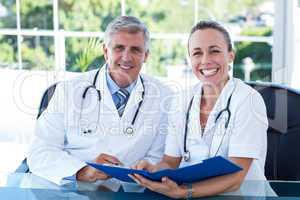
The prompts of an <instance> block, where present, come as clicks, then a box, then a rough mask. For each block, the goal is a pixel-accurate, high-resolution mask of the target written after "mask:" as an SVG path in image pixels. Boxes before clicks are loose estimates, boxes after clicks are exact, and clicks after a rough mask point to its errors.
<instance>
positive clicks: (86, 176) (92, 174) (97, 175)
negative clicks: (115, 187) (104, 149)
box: [76, 153, 122, 182]
mask: <svg viewBox="0 0 300 200" xmlns="http://www.w3.org/2000/svg"><path fill="white" fill-rule="evenodd" d="M95 162H96V163H100V164H109V165H122V163H121V162H120V161H119V160H118V159H117V158H116V157H114V156H111V155H108V154H104V153H102V154H100V155H99V156H98V157H97V158H96V159H95ZM109 178H110V176H108V175H107V174H105V173H104V172H102V171H100V170H97V169H95V168H93V167H90V166H85V167H83V168H81V169H80V170H79V171H78V172H77V173H76V179H77V180H79V181H87V182H95V181H96V180H107V179H109Z"/></svg>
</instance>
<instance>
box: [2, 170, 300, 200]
mask: <svg viewBox="0 0 300 200" xmlns="http://www.w3.org/2000/svg"><path fill="white" fill-rule="evenodd" d="M113 191H118V192H113ZM0 199H1V200H2V199H3V200H4V199H5V200H6V199H20V200H23V199H26V200H31V199H34V200H50V199H51V200H52V199H72V200H73V199H74V200H77V199H83V200H85V199H86V200H94V199H105V200H111V199H120V200H121V199H122V200H124V199H125V200H126V199H143V200H148V199H155V200H156V199H169V198H167V197H165V196H162V195H160V194H156V193H153V192H150V191H148V190H146V191H144V189H143V188H141V187H139V186H138V185H136V184H126V183H124V184H120V182H118V181H116V180H114V179H112V180H109V181H105V182H100V181H99V182H96V183H84V182H71V181H66V183H65V184H64V185H62V186H58V185H56V184H53V183H51V182H49V181H47V180H45V179H43V178H40V177H38V176H35V175H33V174H30V173H28V174H23V173H12V174H0ZM207 199H220V200H223V199H224V200H230V199H232V200H235V199H291V200H296V199H299V200H300V182H288V181H269V182H268V181H245V182H244V183H243V185H242V186H241V189H240V190H239V191H237V192H234V193H226V194H222V195H219V196H215V197H209V198H207Z"/></svg>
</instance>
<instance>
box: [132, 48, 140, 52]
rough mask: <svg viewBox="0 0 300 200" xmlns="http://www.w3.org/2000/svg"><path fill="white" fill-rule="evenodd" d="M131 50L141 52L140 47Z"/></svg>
mask: <svg viewBox="0 0 300 200" xmlns="http://www.w3.org/2000/svg"><path fill="white" fill-rule="evenodd" d="M132 52H134V53H141V52H142V49H140V48H133V49H132Z"/></svg>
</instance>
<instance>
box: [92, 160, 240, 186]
mask: <svg viewBox="0 0 300 200" xmlns="http://www.w3.org/2000/svg"><path fill="white" fill-rule="evenodd" d="M87 164H88V165H90V166H92V167H94V168H96V169H98V170H101V171H103V172H104V173H106V174H108V175H110V176H111V177H114V178H116V179H119V180H121V181H125V182H134V181H133V180H132V179H131V178H130V177H129V176H128V175H129V174H140V175H142V176H144V177H145V178H148V179H150V180H153V181H160V180H161V178H162V177H165V176H166V177H169V178H170V179H172V180H173V181H175V182H177V183H178V184H181V183H191V182H195V181H201V180H205V179H208V178H212V177H215V176H221V175H225V174H230V173H234V172H237V171H240V170H242V168H241V167H239V166H237V165H236V164H234V163H232V162H231V161H229V160H227V159H225V158H223V157H221V156H216V157H213V158H208V159H206V160H203V161H202V162H201V163H198V164H194V165H190V166H186V167H182V168H177V169H164V170H160V171H157V172H153V173H151V172H147V171H145V170H136V169H129V168H124V167H120V166H108V165H103V164H98V163H87Z"/></svg>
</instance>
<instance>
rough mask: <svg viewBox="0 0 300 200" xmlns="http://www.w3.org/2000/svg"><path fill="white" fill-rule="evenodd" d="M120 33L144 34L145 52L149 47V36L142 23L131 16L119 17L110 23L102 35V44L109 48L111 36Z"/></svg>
mask: <svg viewBox="0 0 300 200" xmlns="http://www.w3.org/2000/svg"><path fill="white" fill-rule="evenodd" d="M120 31H126V32H128V33H138V32H142V33H143V34H144V43H145V48H146V51H148V50H149V47H150V34H149V31H148V29H147V27H146V25H145V24H144V23H142V22H141V21H140V20H139V19H138V18H136V17H133V16H120V17H118V18H116V19H115V20H113V21H112V22H110V23H109V24H108V26H107V28H106V30H105V33H104V43H105V45H106V46H109V45H110V43H111V36H112V35H113V34H115V33H118V32H120Z"/></svg>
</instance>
